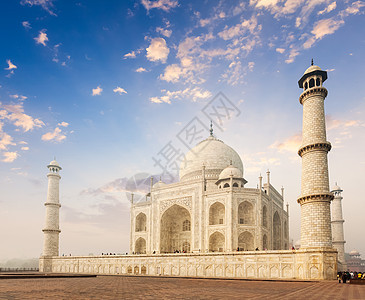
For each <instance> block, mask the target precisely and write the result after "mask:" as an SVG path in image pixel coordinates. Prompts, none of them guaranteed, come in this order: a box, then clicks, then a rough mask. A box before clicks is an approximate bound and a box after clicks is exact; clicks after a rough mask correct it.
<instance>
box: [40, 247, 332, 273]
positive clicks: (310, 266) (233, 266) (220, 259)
mask: <svg viewBox="0 0 365 300" xmlns="http://www.w3.org/2000/svg"><path fill="white" fill-rule="evenodd" d="M336 260H337V252H336V251H335V250H332V251H331V250H327V249H316V250H312V251H311V250H303V251H301V250H298V251H291V250H280V251H245V252H230V253H208V254H206V253H205V254H199V253H188V254H163V255H162V254H159V255H157V254H156V255H129V256H128V255H122V256H79V257H52V258H41V259H40V262H39V268H40V271H41V272H54V273H87V274H124V275H132V274H134V275H140V274H142V275H149V276H158V275H161V276H189V277H226V278H261V279H275V278H281V279H326V280H331V279H335V277H336V273H337V264H336Z"/></svg>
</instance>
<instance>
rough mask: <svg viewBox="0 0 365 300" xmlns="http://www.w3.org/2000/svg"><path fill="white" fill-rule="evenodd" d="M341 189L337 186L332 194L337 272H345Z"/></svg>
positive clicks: (333, 238)
mask: <svg viewBox="0 0 365 300" xmlns="http://www.w3.org/2000/svg"><path fill="white" fill-rule="evenodd" d="M341 192H342V189H341V188H340V187H339V186H338V185H337V183H336V186H335V187H334V189H333V191H332V193H333V195H334V196H335V198H334V199H333V201H332V222H331V223H332V244H333V247H334V248H336V249H337V252H338V255H337V258H338V262H339V265H338V271H347V265H346V261H345V243H346V242H345V238H344V232H343V223H344V222H345V220H344V219H343V217H342V199H343V198H342V196H341Z"/></svg>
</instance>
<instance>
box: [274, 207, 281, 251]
mask: <svg viewBox="0 0 365 300" xmlns="http://www.w3.org/2000/svg"><path fill="white" fill-rule="evenodd" d="M273 242H274V245H273V246H274V250H280V249H281V221H280V217H279V214H278V212H277V211H276V212H275V214H274V218H273Z"/></svg>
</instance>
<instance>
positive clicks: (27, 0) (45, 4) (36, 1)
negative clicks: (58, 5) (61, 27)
mask: <svg viewBox="0 0 365 300" xmlns="http://www.w3.org/2000/svg"><path fill="white" fill-rule="evenodd" d="M53 1H54V0H21V1H20V4H21V5H28V6H33V5H39V6H41V7H42V8H43V9H44V10H45V11H47V12H48V13H49V14H50V15H52V16H57V15H56V14H55V13H54V12H53V11H52V10H51V8H52V7H53Z"/></svg>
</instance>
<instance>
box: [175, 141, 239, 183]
mask: <svg viewBox="0 0 365 300" xmlns="http://www.w3.org/2000/svg"><path fill="white" fill-rule="evenodd" d="M231 163H232V166H233V167H236V168H237V169H238V170H239V172H240V174H243V164H242V160H241V158H240V156H239V155H238V153H237V152H236V151H235V150H233V149H232V148H231V147H229V146H228V145H226V144H225V143H223V142H222V141H221V140H218V139H216V138H215V137H214V136H209V137H208V138H207V139H205V140H204V141H202V142H200V143H199V144H197V145H196V146H195V147H194V148H192V149H191V150H190V151H189V152H188V153H187V154H186V155H185V160H183V161H182V162H181V164H180V180H182V181H184V180H189V179H193V178H198V177H200V176H201V171H202V167H203V165H204V166H205V170H206V174H207V178H210V179H218V176H219V174H220V173H221V172H222V170H224V169H225V168H226V167H227V166H229V165H230V164H231Z"/></svg>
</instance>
